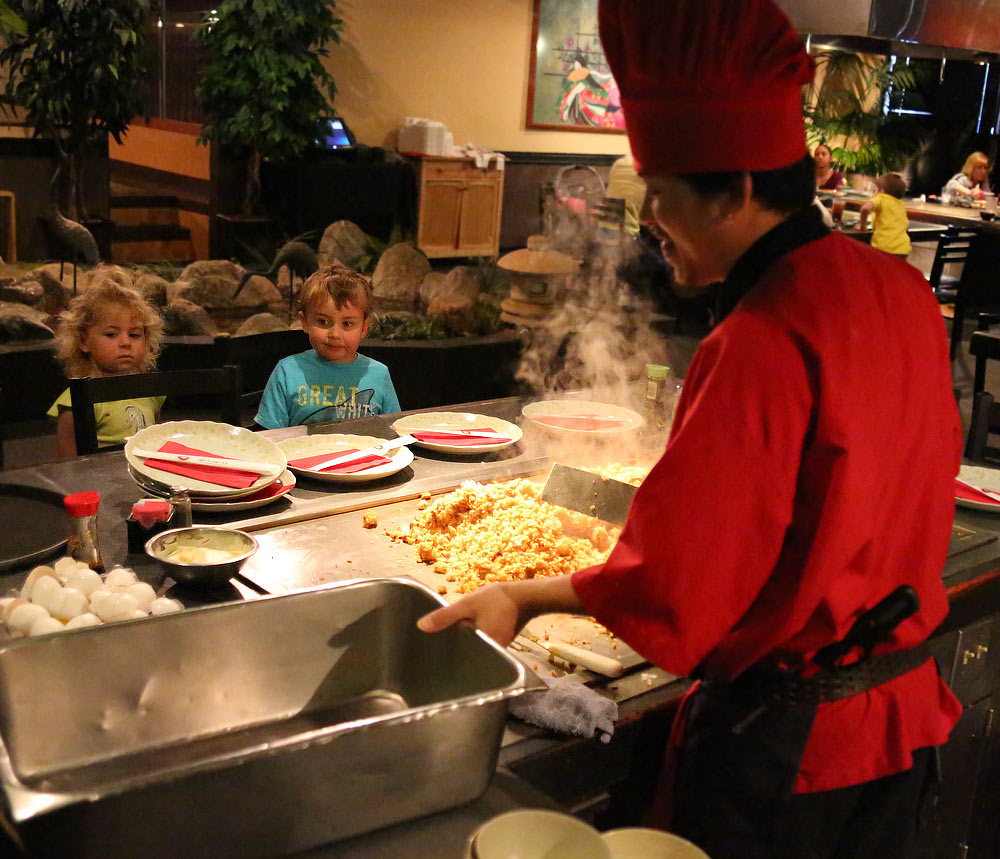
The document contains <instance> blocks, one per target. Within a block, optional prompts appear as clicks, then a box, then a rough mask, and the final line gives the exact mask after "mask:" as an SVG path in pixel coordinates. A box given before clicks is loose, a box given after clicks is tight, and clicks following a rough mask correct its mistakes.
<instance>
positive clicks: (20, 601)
mask: <svg viewBox="0 0 1000 859" xmlns="http://www.w3.org/2000/svg"><path fill="white" fill-rule="evenodd" d="M19 605H29V602H28V600H26V599H21V597H15V598H14V599H12V600H11V601H10V602H9V603H7V605H5V606H4V609H3V620H4V623H10V613H11V612H12V611H13V610H14V609H16V608H17V607H18V606H19Z"/></svg>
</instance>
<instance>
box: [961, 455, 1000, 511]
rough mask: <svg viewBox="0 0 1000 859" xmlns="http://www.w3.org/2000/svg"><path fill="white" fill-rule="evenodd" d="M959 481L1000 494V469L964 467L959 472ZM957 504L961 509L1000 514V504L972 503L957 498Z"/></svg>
mask: <svg viewBox="0 0 1000 859" xmlns="http://www.w3.org/2000/svg"><path fill="white" fill-rule="evenodd" d="M958 476H959V479H961V480H964V481H965V482H966V483H971V484H972V485H973V486H978V487H980V488H982V489H989V490H990V491H992V492H1000V468H980V467H979V466H976V465H963V466H962V467H961V468H960V469H959V470H958ZM955 503H956V504H957V505H958V506H959V507H968V508H969V509H970V510H985V511H987V512H988V513H1000V503H997V504H991V503H990V502H989V501H972V500H970V499H968V498H959V497H958V496H957V495H956V496H955Z"/></svg>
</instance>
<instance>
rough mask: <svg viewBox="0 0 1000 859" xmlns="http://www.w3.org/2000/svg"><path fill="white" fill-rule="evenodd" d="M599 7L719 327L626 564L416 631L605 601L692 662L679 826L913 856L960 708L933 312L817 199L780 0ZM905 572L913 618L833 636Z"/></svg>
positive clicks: (669, 240)
mask: <svg viewBox="0 0 1000 859" xmlns="http://www.w3.org/2000/svg"><path fill="white" fill-rule="evenodd" d="M599 19H600V33H601V40H602V42H603V45H604V50H605V52H606V55H607V58H608V61H609V63H610V66H611V69H612V72H613V73H614V76H615V78H616V80H617V82H618V85H619V87H620V90H621V94H622V105H623V109H624V111H625V118H626V124H627V128H628V136H629V143H630V145H631V149H632V153H633V155H634V157H635V162H636V167H637V170H638V172H639V174H640V175H641V176H642V177H643V179H645V181H646V183H647V186H648V192H647V197H646V201H645V204H644V208H643V217H644V220H645V222H646V223H647V224H648V225H649V227H650V228H651V229H652V230H654V231H656V232H657V234H658V236H659V238H660V240H661V244H662V249H663V253H664V255H665V256H666V258H667V260H668V261H669V262H670V263H671V264H672V266H673V267H674V269H675V275H676V278H677V280H678V281H679V282H680V283H681V284H684V285H687V286H698V285H707V284H712V283H715V282H721V285H720V286H718V287H717V292H716V295H715V303H716V308H717V311H718V318H719V319H720V320H721V321H720V323H719V324H718V325H717V326H716V327H715V328H714V330H713V331H712V333H711V334H710V335H709V336H708V337H707V338H706V339H705V340H704V342H703V343H702V345H701V347H700V348H699V349H698V352H697V354H696V355H695V358H694V361H693V362H692V364H691V367H690V370H689V372H688V375H687V377H686V380H685V385H684V392H683V395H682V397H681V401H680V405H679V408H678V411H677V415H676V418H675V422H674V425H673V429H672V432H671V436H670V440H669V443H668V445H667V448H666V451H665V452H664V454H663V456H662V457H661V459H660V460H659V462H658V463H657V464H656V465H655V466H654V468H653V469H652V471H651V472H650V474H649V476H648V478H647V479H646V480H645V482H644V483H643V484H642V486H640V487H639V490H638V492H637V493H636V495H635V500H634V502H633V504H632V508H631V511H630V513H629V517H628V521H627V522H626V523H625V526H624V529H623V531H622V534H621V537H620V539H619V541H618V544H617V546H616V547H615V549H614V551H613V552H612V553H611V555H610V557H609V558H608V560H607V562H606V563H604V564H602V565H600V566H598V567H593V568H590V569H585V570H581V571H579V572H577V573H575V574H574V575H572V576H565V577H557V578H549V579H545V578H539V579H533V580H530V581H524V582H516V583H503V584H495V585H491V586H489V587H486V588H483V589H481V590H479V591H476V592H475V593H473V594H471V595H469V596H467V597H465V598H463V599H462V600H460V601H458V602H456V603H455V604H454V605H452V606H449V607H447V608H442V609H440V610H438V611H436V612H434V613H432V614H430V615H428V616H426V617H425V618H423V619H422V620H421V621H420V626H421V628H422V629H424V630H425V631H428V632H432V631H435V630H438V629H441V628H443V627H445V626H448V625H450V624H451V623H454V622H455V621H457V620H459V619H469V620H471V621H473V622H474V623H475V624H476V625H477V626H479V627H480V628H481V629H483V630H485V631H486V632H488V633H489V634H490V635H492V636H493V637H494V638H495V639H496V640H497V641H499V642H501V643H504V644H506V643H508V642H509V641H510V640H511V639H512V638H513V636H514V635H515V634H516V632H517V630H518V629H519V628H520V626H521V625H522V624H523V623H525V622H526V621H527V620H528V619H530V618H531V617H533V616H535V615H538V614H541V613H544V612H550V611H570V612H589V613H592V614H593V615H594V616H595V617H596V618H597V619H598V620H599V621H600V622H601V623H604V624H606V625H607V626H608V627H609V628H610V629H611V630H612V631H613V632H615V633H616V634H617V635H619V636H620V637H621V638H622V639H624V640H625V641H626V642H628V643H629V644H630V645H631V646H632V647H634V648H635V649H636V650H638V651H639V652H640V653H641V654H642V655H644V656H645V657H646V658H648V659H649V660H650V661H652V662H654V663H655V664H657V665H660V666H662V667H663V668H665V669H666V670H667V671H669V672H671V673H673V674H677V675H693V676H695V677H698V678H701V679H700V682H699V683H698V684H697V685H696V686H695V688H694V689H693V691H692V692H691V693H690V694H689V696H688V697H687V699H686V700H685V702H684V703H683V704H682V707H681V709H680V713H679V715H678V717H677V721H676V722H675V725H674V738H673V740H672V745H673V747H674V752H675V757H674V768H673V776H672V780H671V783H672V785H673V804H672V805H673V808H672V815H673V816H672V820H670V821H669V826H670V828H671V829H672V830H673V831H675V832H677V833H679V834H681V835H683V836H685V837H687V838H689V839H691V840H692V841H694V842H695V843H696V844H698V845H699V846H700V847H701V848H702V849H704V850H705V851H707V852H708V854H709V855H711V856H712V857H713V859H725V857H756V856H760V857H769V859H770V858H771V857H793V856H794V857H797V859H803V857H834V856H836V857H857V856H879V857H880V859H888V857H897V856H899V857H902V856H906V855H909V850H910V847H911V844H912V840H913V836H914V828H915V821H916V814H917V807H918V802H919V797H920V794H921V791H922V788H923V787H924V784H925V782H926V780H927V778H928V777H929V775H930V773H931V771H932V769H933V767H932V762H933V760H934V748H935V747H937V746H939V745H941V744H943V743H944V742H945V741H946V740H947V738H948V734H949V732H950V730H951V728H952V726H953V725H954V724H955V722H956V721H957V719H958V717H959V714H960V711H961V707H960V705H959V704H958V702H957V700H956V699H955V698H954V696H953V695H952V694H951V692H950V691H949V690H948V689H947V687H946V686H945V685H944V683H943V682H942V681H941V679H940V678H939V676H938V673H937V669H936V666H935V664H934V661H933V659H931V658H930V656H929V654H928V651H927V650H926V647H925V646H924V645H923V642H924V641H925V640H926V639H927V637H928V636H929V635H930V633H931V632H932V631H933V630H934V629H935V627H937V625H938V624H939V623H940V622H941V620H942V619H943V618H944V616H945V614H946V612H947V602H946V598H945V592H944V589H943V586H942V582H941V572H942V569H943V566H944V561H945V555H946V552H947V548H948V542H949V537H950V532H951V522H952V518H953V514H954V502H953V493H952V487H953V478H954V476H955V474H956V472H957V469H958V464H959V457H960V448H961V429H960V424H959V419H958V413H957V409H956V406H955V402H954V399H953V396H952V389H951V375H950V365H949V362H948V355H947V344H946V340H945V336H944V329H943V327H942V324H941V318H940V313H939V311H938V309H937V306H936V302H935V301H934V298H933V296H932V295H931V294H930V290H928V289H927V285H926V283H925V282H924V281H923V279H922V278H921V277H920V275H919V274H918V273H917V272H916V271H915V270H914V269H912V268H910V267H909V266H907V265H906V264H905V263H904V262H903V261H902V260H897V259H894V258H892V257H890V256H888V255H886V254H882V253H879V252H877V251H873V250H871V249H870V248H869V247H867V246H866V245H864V244H862V243H860V242H856V241H853V240H851V239H848V238H845V237H843V236H841V235H838V234H835V233H831V232H830V231H829V230H828V229H827V228H826V227H825V226H824V225H823V224H822V222H821V220H820V216H819V213H818V212H817V211H816V210H815V208H814V207H812V206H811V205H810V203H811V201H812V199H813V182H814V175H815V170H814V165H813V162H812V159H811V158H810V157H809V156H808V154H807V151H806V143H805V136H804V129H803V123H802V113H801V87H802V85H803V84H805V83H807V82H808V81H809V80H810V79H811V77H812V63H811V61H810V59H809V57H808V56H807V55H806V53H805V51H804V50H803V46H802V43H801V40H800V39H799V37H798V36H797V35H796V33H795V32H794V31H793V30H792V28H791V26H790V25H789V23H788V20H787V19H786V18H785V16H784V15H783V13H782V12H781V11H780V10H778V9H777V7H776V6H775V5H774V4H773V3H772V2H770V0H743V2H733V0H676V2H671V3H663V2H656V3H649V2H647V0H601V4H600V9H599ZM902 585H909V586H911V587H912V588H913V589H914V591H915V592H916V596H917V598H918V600H919V608H918V609H917V610H916V611H915V613H913V614H912V615H910V616H909V617H905V618H904V619H902V620H901V621H900V620H899V618H900V617H901V616H903V615H905V612H903V613H902V614H900V613H895V614H894V613H893V612H889V614H890V615H892V616H893V618H894V619H892V620H891V622H888V623H885V624H883V627H884V628H882V629H881V630H880V631H879V635H876V636H875V637H874V638H873V639H872V641H870V642H869V647H865V648H862V647H848V646H846V645H845V646H844V647H843V648H841V651H843V652H839V653H838V652H836V650H835V648H836V645H837V643H838V642H841V641H843V640H844V639H845V637H846V636H847V634H848V632H849V630H850V629H851V627H852V626H853V625H854V624H855V621H857V620H858V618H859V617H861V616H862V615H863V614H864V613H865V612H866V611H868V610H869V609H872V608H873V607H874V606H876V605H878V604H879V603H882V601H883V600H884V599H885V598H886V597H888V596H889V595H891V594H893V593H895V592H897V589H899V588H900V586H902ZM897 621H899V622H898V623H897ZM876 626H878V624H876ZM880 637H881V639H882V640H881V641H878V639H879V638H880ZM847 644H850V641H848V642H847ZM824 666H825V667H824ZM667 823H668V822H667V820H666V819H665V818H661V820H660V824H661V825H667Z"/></svg>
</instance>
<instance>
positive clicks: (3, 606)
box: [0, 597, 17, 618]
mask: <svg viewBox="0 0 1000 859" xmlns="http://www.w3.org/2000/svg"><path fill="white" fill-rule="evenodd" d="M15 599H17V597H4V598H3V599H0V618H2V617H4V616H5V615H6V614H7V607H8V606H9V605H10V604H11V603H12V602H14V600H15Z"/></svg>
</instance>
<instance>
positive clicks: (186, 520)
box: [169, 486, 193, 528]
mask: <svg viewBox="0 0 1000 859" xmlns="http://www.w3.org/2000/svg"><path fill="white" fill-rule="evenodd" d="M169 500H170V504H171V506H172V507H173V508H174V518H175V519H176V522H175V524H174V527H175V528H190V527H191V525H192V524H193V520H192V517H191V496H190V495H188V491H187V490H186V489H185V488H184V487H183V486H171V487H170V499H169Z"/></svg>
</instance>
